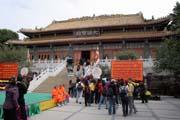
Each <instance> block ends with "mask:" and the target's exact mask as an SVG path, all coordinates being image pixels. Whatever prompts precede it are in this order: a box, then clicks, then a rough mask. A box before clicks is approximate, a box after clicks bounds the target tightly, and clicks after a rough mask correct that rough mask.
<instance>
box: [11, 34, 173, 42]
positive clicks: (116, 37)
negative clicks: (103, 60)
mask: <svg viewBox="0 0 180 120" xmlns="http://www.w3.org/2000/svg"><path fill="white" fill-rule="evenodd" d="M172 34H174V33H172V32H168V31H159V32H158V31H154V32H124V33H111V34H104V35H100V36H95V37H79V38H76V37H69V38H58V37H57V38H49V39H48V38H45V39H43V38H41V39H30V40H26V41H17V40H16V41H15V40H14V41H13V40H12V41H9V44H19V45H31V44H49V43H68V42H72V41H73V42H88V41H89V42H90V41H98V40H101V41H102V42H103V41H106V40H124V39H141V38H153V37H165V36H169V35H172Z"/></svg>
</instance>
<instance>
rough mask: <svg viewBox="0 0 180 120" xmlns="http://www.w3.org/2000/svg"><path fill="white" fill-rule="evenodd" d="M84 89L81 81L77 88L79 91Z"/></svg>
mask: <svg viewBox="0 0 180 120" xmlns="http://www.w3.org/2000/svg"><path fill="white" fill-rule="evenodd" d="M82 89H83V86H82V85H81V83H78V85H77V90H78V91H82Z"/></svg>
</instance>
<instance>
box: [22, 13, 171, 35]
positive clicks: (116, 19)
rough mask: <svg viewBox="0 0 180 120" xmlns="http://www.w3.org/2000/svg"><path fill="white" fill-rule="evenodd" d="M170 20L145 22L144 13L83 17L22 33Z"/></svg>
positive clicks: (157, 20) (159, 20) (161, 19)
mask: <svg viewBox="0 0 180 120" xmlns="http://www.w3.org/2000/svg"><path fill="white" fill-rule="evenodd" d="M167 19H169V17H164V18H160V19H156V20H154V19H151V20H145V19H144V17H143V15H142V13H138V14H129V15H123V14H116V15H101V16H96V17H95V16H93V17H81V18H72V19H69V20H64V21H53V22H52V23H51V24H50V25H48V26H47V27H45V28H40V29H38V28H36V29H21V30H20V32H22V33H36V32H47V31H57V30H73V29H85V28H97V27H109V26H112V27H113V26H126V25H144V24H154V23H159V22H163V21H165V20H167Z"/></svg>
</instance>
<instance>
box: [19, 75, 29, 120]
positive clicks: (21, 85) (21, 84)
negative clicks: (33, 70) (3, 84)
mask: <svg viewBox="0 0 180 120" xmlns="http://www.w3.org/2000/svg"><path fill="white" fill-rule="evenodd" d="M17 87H18V90H19V98H18V103H19V105H20V119H21V120H27V114H26V109H25V99H24V95H25V94H26V93H27V85H26V84H25V82H24V81H23V79H22V76H21V75H18V77H17Z"/></svg>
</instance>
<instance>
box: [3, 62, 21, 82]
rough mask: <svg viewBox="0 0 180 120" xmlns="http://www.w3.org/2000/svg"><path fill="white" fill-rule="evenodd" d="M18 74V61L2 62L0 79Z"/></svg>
mask: <svg viewBox="0 0 180 120" xmlns="http://www.w3.org/2000/svg"><path fill="white" fill-rule="evenodd" d="M17 74H18V64H17V63H0V79H10V78H11V77H13V76H17Z"/></svg>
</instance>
